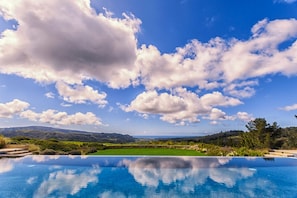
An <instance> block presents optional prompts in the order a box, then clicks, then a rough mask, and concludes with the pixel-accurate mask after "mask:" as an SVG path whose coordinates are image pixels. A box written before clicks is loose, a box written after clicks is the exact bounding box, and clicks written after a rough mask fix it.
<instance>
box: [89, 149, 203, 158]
mask: <svg viewBox="0 0 297 198" xmlns="http://www.w3.org/2000/svg"><path fill="white" fill-rule="evenodd" d="M90 155H172V156H205V154H203V153H200V152H197V151H193V150H183V149H170V148H125V149H123V148H121V149H106V150H99V151H97V152H96V153H91V154H90Z"/></svg>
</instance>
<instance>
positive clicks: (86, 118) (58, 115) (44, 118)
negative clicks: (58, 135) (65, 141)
mask: <svg viewBox="0 0 297 198" xmlns="http://www.w3.org/2000/svg"><path fill="white" fill-rule="evenodd" d="M20 116H21V117H22V118H26V119H29V120H31V121H36V122H41V123H48V124H52V125H102V122H101V120H100V118H98V117H96V115H95V114H94V113H91V112H87V113H81V112H78V113H75V114H70V115H69V114H68V113H66V112H59V111H57V110H53V109H48V110H46V111H43V112H41V113H36V112H34V111H32V110H26V111H24V112H22V113H20Z"/></svg>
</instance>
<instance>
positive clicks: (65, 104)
mask: <svg viewBox="0 0 297 198" xmlns="http://www.w3.org/2000/svg"><path fill="white" fill-rule="evenodd" d="M60 105H61V106H62V107H71V106H72V104H68V103H61V104H60Z"/></svg>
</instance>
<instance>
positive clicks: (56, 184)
mask: <svg viewBox="0 0 297 198" xmlns="http://www.w3.org/2000/svg"><path fill="white" fill-rule="evenodd" d="M0 197H5V198H7V197H105V198H107V197H112V198H114V197H120V198H122V197H162V198H164V197H170V198H174V197H228V198H229V197H239V198H240V197H286V198H287V197H297V159H294V158H267V159H264V158H226V157H139V156H137V157H136V156H135V157H131V156H126V157H125V156H124V157H123V156H121V157H116V156H112V157H111V156H110V157H108V156H107V157H106V156H104V157H100V156H75V157H74V156H42V155H39V156H28V157H24V158H16V159H0Z"/></svg>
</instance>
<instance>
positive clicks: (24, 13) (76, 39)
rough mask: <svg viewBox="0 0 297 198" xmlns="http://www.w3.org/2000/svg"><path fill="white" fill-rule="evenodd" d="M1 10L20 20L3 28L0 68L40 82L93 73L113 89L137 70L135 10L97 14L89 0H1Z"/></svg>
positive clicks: (71, 80)
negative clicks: (120, 14) (132, 12)
mask: <svg viewBox="0 0 297 198" xmlns="http://www.w3.org/2000/svg"><path fill="white" fill-rule="evenodd" d="M0 14H1V15H2V16H4V18H5V19H7V20H8V19H15V20H16V21H17V22H18V27H17V29H16V30H5V31H4V32H2V35H1V39H0V62H1V64H0V72H1V73H6V74H17V75H20V76H22V77H25V78H32V79H35V80H36V81H39V82H42V83H52V82H56V81H59V80H60V79H61V77H63V80H64V81H65V82H67V83H71V84H73V83H80V82H81V81H82V80H83V79H89V78H91V79H96V80H98V81H101V82H105V83H107V84H108V85H109V86H111V87H113V88H119V87H127V86H129V85H130V83H131V81H133V79H135V77H136V75H137V74H136V73H135V71H134V70H133V69H134V68H133V65H134V61H135V60H136V50H137V39H136V36H135V34H136V33H137V32H138V31H139V25H140V23H141V21H140V20H139V19H137V18H135V17H134V16H133V15H132V16H129V15H127V14H123V17H122V18H116V17H112V16H111V15H110V14H109V13H107V14H99V15H97V14H96V13H95V11H94V10H93V9H92V8H91V7H90V1H89V0H79V1H71V0H65V1H63V2H61V1H58V0H52V1H45V0H43V1H38V2H37V1H34V0H28V1H26V2H24V1H20V0H16V1H1V2H0ZM32 27H34V28H32ZM4 49H5V50H4ZM36 68H38V70H36Z"/></svg>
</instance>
